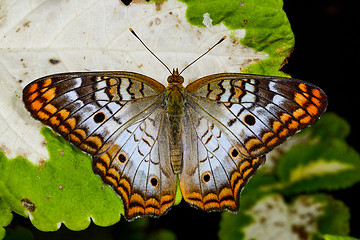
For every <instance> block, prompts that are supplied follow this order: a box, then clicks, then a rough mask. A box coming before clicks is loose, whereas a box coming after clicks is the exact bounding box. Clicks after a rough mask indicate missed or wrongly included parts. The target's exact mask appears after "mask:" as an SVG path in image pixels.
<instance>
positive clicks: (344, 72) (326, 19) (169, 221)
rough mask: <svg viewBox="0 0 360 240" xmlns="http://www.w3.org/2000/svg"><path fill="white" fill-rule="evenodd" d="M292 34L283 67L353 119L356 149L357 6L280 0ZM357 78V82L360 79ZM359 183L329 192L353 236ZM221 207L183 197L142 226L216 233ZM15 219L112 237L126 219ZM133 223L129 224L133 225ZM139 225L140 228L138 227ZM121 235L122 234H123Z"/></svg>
mask: <svg viewBox="0 0 360 240" xmlns="http://www.w3.org/2000/svg"><path fill="white" fill-rule="evenodd" d="M284 10H285V12H286V14H287V15H288V18H289V20H290V23H291V26H292V29H293V32H294V34H295V43H296V44H295V49H294V52H293V53H292V54H291V56H290V57H289V59H288V64H287V65H285V66H284V67H283V68H282V71H284V72H286V73H289V74H291V75H292V76H293V77H294V78H299V79H303V80H306V81H309V82H312V83H314V84H316V85H318V86H320V87H321V88H322V89H323V90H324V91H325V92H326V93H327V95H328V99H329V106H328V111H331V112H336V113H337V114H338V115H340V116H341V117H343V118H345V119H346V120H347V121H348V122H349V123H350V125H351V127H352V131H351V134H350V136H349V137H348V142H349V144H350V145H351V146H353V147H354V148H355V149H356V150H357V151H360V148H359V143H358V141H357V135H358V134H360V125H359V124H358V123H359V121H356V119H357V118H359V119H360V113H357V111H358V110H360V108H359V107H360V104H359V102H360V101H359V100H358V98H359V90H360V87H359V86H358V85H359V83H360V81H359V74H356V72H358V71H359V70H360V66H358V63H359V61H358V60H357V58H356V57H360V56H359V54H360V51H359V46H358V44H360V38H359V34H360V33H359V30H360V25H359V19H360V18H359V16H357V15H360V14H359V13H358V7H357V6H356V5H355V4H354V1H350V0H333V1H331V0H284ZM358 82H359V83H358ZM359 193H360V184H357V185H355V186H353V187H352V188H350V189H346V190H340V191H336V192H332V194H333V195H334V196H335V198H337V199H340V200H342V201H344V202H345V204H346V205H347V206H348V207H349V208H350V210H351V233H350V234H351V236H353V237H358V238H360V214H359V208H358V205H359V204H360V194H359ZM219 220H220V214H219V213H211V214H206V213H203V212H201V211H198V210H195V209H193V208H191V207H189V206H188V205H186V204H184V203H181V204H180V205H179V206H176V207H174V208H173V209H172V210H171V211H169V213H168V214H167V215H165V216H163V217H161V218H159V219H151V220H150V223H149V225H148V227H146V228H145V229H143V230H141V231H148V232H153V231H154V230H156V229H164V228H165V229H169V230H171V231H173V232H175V234H176V235H177V237H178V239H206V240H210V239H217V231H218V228H219ZM18 224H20V225H22V226H25V227H28V228H29V229H31V231H32V232H33V234H34V235H35V237H36V239H65V238H66V239H68V240H69V239H85V238H89V237H90V236H92V239H106V238H107V237H110V236H112V237H114V239H120V238H121V239H126V238H124V230H125V229H126V228H127V226H128V224H127V223H126V222H125V221H124V220H121V222H120V223H118V224H116V225H114V226H111V227H107V228H101V227H98V226H95V225H94V224H91V226H90V227H89V228H88V229H87V230H84V231H80V232H73V231H69V230H67V229H66V228H65V227H64V226H62V227H61V229H60V230H59V231H57V232H54V233H43V232H40V231H38V230H36V229H34V228H33V227H32V225H31V223H30V221H29V220H28V219H25V218H22V217H19V216H16V217H15V219H14V221H13V223H12V225H11V226H10V228H14V227H15V226H17V225H18ZM134 230H135V229H133V231H134ZM138 230H140V229H138ZM121 236H123V237H121Z"/></svg>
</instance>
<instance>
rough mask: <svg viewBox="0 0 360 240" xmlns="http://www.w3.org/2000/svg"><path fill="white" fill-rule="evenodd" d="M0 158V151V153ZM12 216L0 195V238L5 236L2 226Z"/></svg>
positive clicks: (7, 222) (8, 222)
mask: <svg viewBox="0 0 360 240" xmlns="http://www.w3.org/2000/svg"><path fill="white" fill-rule="evenodd" d="M0 158H1V153H0ZM0 163H1V161H0ZM0 194H1V192H0ZM12 218H13V215H12V213H11V209H10V207H9V206H8V205H7V203H6V202H5V201H4V200H3V199H2V196H1V195H0V239H3V238H4V237H5V229H4V227H6V226H7V225H9V224H10V222H11V220H12Z"/></svg>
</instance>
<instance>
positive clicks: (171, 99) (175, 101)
mask: <svg viewBox="0 0 360 240" xmlns="http://www.w3.org/2000/svg"><path fill="white" fill-rule="evenodd" d="M165 104H166V113H167V117H168V120H169V123H170V124H169V129H168V131H169V141H170V161H171V166H172V169H173V172H174V173H180V171H181V166H182V159H183V146H182V144H183V143H182V137H181V133H182V119H183V117H184V107H185V106H184V87H183V86H182V84H181V83H169V86H168V87H167V88H166V98H165Z"/></svg>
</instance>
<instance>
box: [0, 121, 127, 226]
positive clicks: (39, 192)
mask: <svg viewBox="0 0 360 240" xmlns="http://www.w3.org/2000/svg"><path fill="white" fill-rule="evenodd" d="M41 132H42V134H43V135H44V137H45V140H46V144H47V149H48V151H49V156H50V158H49V160H47V161H44V163H41V164H39V165H34V164H33V163H31V162H29V161H28V160H26V159H25V158H23V157H17V158H15V159H7V158H6V157H5V156H4V155H3V154H2V153H0V172H1V175H0V199H2V200H3V201H5V202H6V203H7V204H8V205H9V206H10V208H11V210H12V211H15V212H16V213H18V214H20V215H22V216H30V219H31V221H32V223H33V224H34V226H35V227H36V228H38V229H40V230H43V231H55V230H57V229H58V228H59V227H60V223H64V224H65V225H66V227H67V228H69V229H72V230H81V229H85V228H86V227H87V226H88V225H89V224H90V218H91V219H92V220H93V221H94V222H95V223H96V224H97V225H100V226H109V225H111V224H114V223H116V222H118V221H119V219H120V214H121V213H122V211H123V209H122V204H121V200H120V198H119V197H118V196H117V195H116V194H115V193H114V191H113V190H112V189H111V188H110V187H108V186H107V185H106V184H104V183H103V182H102V180H101V179H100V177H99V176H97V175H95V174H94V173H93V172H92V166H91V162H92V161H91V158H90V156H88V155H87V154H84V153H82V152H81V151H79V150H77V149H75V148H74V147H73V146H72V145H70V144H69V143H67V142H66V141H65V140H64V139H62V138H61V137H59V136H55V135H54V133H53V131H52V130H50V129H48V128H43V129H42V130H41ZM1 207H2V205H0V208H1ZM4 207H5V206H4ZM0 221H1V218H0Z"/></svg>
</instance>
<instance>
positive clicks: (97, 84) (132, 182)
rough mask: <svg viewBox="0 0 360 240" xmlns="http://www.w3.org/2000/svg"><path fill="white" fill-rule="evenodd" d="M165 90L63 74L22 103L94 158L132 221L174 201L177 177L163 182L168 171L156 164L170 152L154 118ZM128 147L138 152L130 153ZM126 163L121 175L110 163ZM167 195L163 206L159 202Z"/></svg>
mask: <svg viewBox="0 0 360 240" xmlns="http://www.w3.org/2000/svg"><path fill="white" fill-rule="evenodd" d="M164 90H165V88H164V86H163V85H161V84H160V83H158V82H156V81H155V80H153V79H151V78H148V77H146V76H143V75H140V74H136V73H130V72H91V73H64V74H55V75H51V76H47V77H43V78H40V79H38V80H35V81H34V82H32V83H30V84H29V85H27V86H26V87H25V89H24V90H23V101H24V103H25V106H26V108H27V109H28V110H29V111H30V113H31V115H32V116H33V117H34V118H36V119H38V120H40V121H41V122H43V123H44V124H46V125H49V126H50V127H52V128H53V129H54V130H55V131H56V132H58V133H59V134H61V135H62V136H63V137H64V138H65V139H66V140H68V141H70V142H71V143H72V144H74V145H75V146H76V147H78V148H79V149H81V150H83V151H85V152H87V153H89V154H91V155H92V157H93V166H94V171H95V172H96V173H98V174H99V175H100V176H101V177H102V178H103V179H104V180H105V181H106V182H108V183H109V184H111V185H112V186H113V187H114V189H115V190H116V191H117V192H118V193H119V194H120V196H121V198H122V200H123V203H124V206H125V216H126V217H127V218H128V219H132V218H134V217H136V216H142V215H144V216H146V215H154V216H156V215H161V214H162V213H163V212H165V211H166V210H167V209H168V208H169V206H170V205H169V204H170V203H172V200H171V198H173V196H174V191H175V184H176V180H175V177H174V176H170V177H169V178H168V179H167V180H166V179H165V178H164V177H161V176H163V175H162V174H163V173H162V172H166V171H167V169H166V168H167V166H162V165H161V164H160V162H165V164H168V162H169V161H168V159H166V158H167V156H166V154H163V153H160V152H159V149H161V148H164V149H166V148H168V143H167V142H166V140H165V139H166V136H163V137H159V136H160V135H161V134H160V131H162V130H161V129H160V124H164V120H162V121H161V123H160V122H159V123H155V122H154V121H153V120H154V118H155V115H156V116H157V117H161V119H163V116H164V110H163V102H164V94H165V92H164ZM164 134H165V133H163V134H162V135H164ZM131 142H132V143H131ZM134 142H135V143H134ZM130 143H131V144H130ZM129 144H130V145H129ZM130 146H131V147H135V146H137V148H136V150H134V149H133V152H131V151H130V150H129V148H130ZM162 151H164V150H162ZM139 154H140V155H139ZM141 154H142V155H141ZM124 157H126V161H125V163H126V164H125V163H124V164H125V165H126V166H127V167H126V168H124V169H126V170H121V168H120V167H119V166H121V165H119V164H115V163H114V164H115V165H114V164H113V162H114V161H115V162H116V163H119V162H120V163H121V162H122V161H124V159H123V158H124ZM119 158H120V159H119ZM125 165H124V166H125ZM115 166H116V167H115ZM145 169H146V170H145ZM120 170H121V171H120ZM138 176H142V177H144V176H146V177H144V178H139V177H138ZM152 176H154V177H155V178H152ZM140 179H141V180H144V181H145V185H144V182H141V181H140ZM149 179H156V180H152V184H153V185H154V186H155V187H153V188H151V187H150V185H149V184H148V182H146V181H150V180H149ZM144 186H145V188H146V189H145V190H144V189H143V187H144ZM150 189H151V190H150ZM164 189H166V193H165V191H164ZM169 192H171V193H170V195H171V196H170V197H169V199H168V200H167V201H165V202H166V203H165V202H164V198H163V196H164V195H168V193H169ZM163 203H164V204H163Z"/></svg>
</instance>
